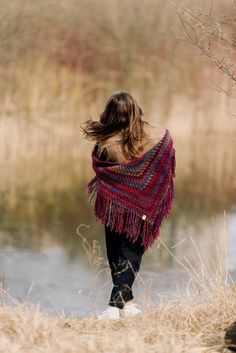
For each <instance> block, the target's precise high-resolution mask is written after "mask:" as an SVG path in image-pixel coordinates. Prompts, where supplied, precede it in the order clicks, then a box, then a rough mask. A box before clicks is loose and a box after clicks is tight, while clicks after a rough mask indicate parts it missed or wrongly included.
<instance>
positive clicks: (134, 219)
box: [82, 91, 176, 319]
mask: <svg viewBox="0 0 236 353" xmlns="http://www.w3.org/2000/svg"><path fill="white" fill-rule="evenodd" d="M82 131H83V133H84V135H85V137H86V138H88V139H90V140H92V141H94V142H95V145H94V147H93V151H92V164H93V169H94V171H95V174H96V175H95V177H94V178H92V180H90V182H89V183H88V196H90V202H91V201H92V199H94V197H95V196H96V198H95V203H94V213H95V216H96V219H98V218H99V219H100V220H101V222H102V224H104V228H105V229H104V231H105V240H106V249H107V258H108V261H109V266H110V270H111V276H112V281H113V288H112V292H111V296H110V299H109V302H108V308H107V309H106V310H105V311H103V312H102V313H101V314H100V315H99V316H98V318H99V319H118V318H119V317H120V314H121V315H122V316H132V315H136V314H139V313H141V312H142V311H141V309H140V308H139V307H138V306H137V304H136V303H134V302H133V299H134V296H133V292H132V285H133V283H134V280H135V277H136V275H137V273H138V271H139V269H140V264H141V260H142V256H143V254H144V252H145V251H146V250H147V249H148V248H149V247H150V246H151V245H152V244H153V242H154V241H155V239H156V238H157V237H158V235H159V233H160V226H161V223H162V220H163V218H164V217H167V216H169V215H170V212H171V209H172V204H173V199H174V182H173V178H174V177H175V167H176V163H175V149H174V147H173V139H172V137H171V135H170V133H169V130H168V129H166V128H163V127H162V126H160V125H153V124H150V123H148V122H147V121H145V120H144V119H143V111H142V109H141V108H140V106H139V105H138V103H137V102H136V100H135V99H134V97H133V96H132V95H131V94H130V93H129V92H126V91H117V92H114V93H113V94H112V95H111V96H110V98H109V99H108V100H107V102H106V105H105V109H104V111H103V112H102V113H101V115H100V119H99V121H93V120H91V119H89V120H87V121H86V122H85V127H84V128H83V127H82Z"/></svg>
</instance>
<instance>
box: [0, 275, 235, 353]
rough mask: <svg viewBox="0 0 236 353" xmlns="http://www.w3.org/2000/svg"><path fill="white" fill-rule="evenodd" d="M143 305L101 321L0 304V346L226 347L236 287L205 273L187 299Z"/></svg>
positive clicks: (51, 349)
mask: <svg viewBox="0 0 236 353" xmlns="http://www.w3.org/2000/svg"><path fill="white" fill-rule="evenodd" d="M221 275H222V274H221ZM199 283H200V282H199ZM202 285H203V283H202ZM142 309H143V314H142V315H140V316H137V317H130V318H123V317H122V318H121V319H120V320H118V321H110V320H103V321H100V320H97V319H96V317H95V316H94V315H93V314H89V315H88V316H86V317H65V316H63V315H61V316H58V317H53V316H50V315H48V314H47V313H44V312H42V311H41V310H40V308H39V306H32V305H31V304H22V303H21V304H20V303H15V305H14V306H13V307H9V306H6V305H2V306H1V307H0V351H1V353H12V352H17V353H21V352H22V353H23V352H24V353H27V352H31V353H33V352H35V353H37V352H44V353H55V352H58V353H59V352H62V353H78V352H79V353H88V352H91V353H94V352H95V351H96V352H98V353H102V352H103V353H105V352H107V353H108V352H114V353H116V352H117V353H118V352H119V353H121V352H122V353H123V352H126V353H133V352H134V353H137V352H140V353H144V352H145V353H146V352H150V353H152V352H153V353H154V352H155V353H156V352H158V353H159V352H160V353H161V352H163V353H166V352H167V353H168V352H170V353H172V352H173V353H180V352H181V353H183V352H186V353H187V352H191V353H201V352H223V351H224V352H226V350H224V348H225V347H224V334H225V329H226V328H227V327H228V326H229V325H230V324H231V323H232V322H233V321H234V320H235V316H236V291H235V289H234V288H233V287H231V286H230V285H228V284H227V282H226V280H225V278H223V277H220V276H219V275H217V276H213V277H211V278H208V279H207V282H206V283H205V285H204V286H198V288H197V289H196V290H195V291H194V292H192V293H191V294H190V295H189V297H188V298H187V299H180V298H174V299H172V300H169V301H166V300H162V299H161V298H160V303H159V304H152V305H149V306H147V307H142Z"/></svg>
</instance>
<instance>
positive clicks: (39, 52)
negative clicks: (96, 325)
mask: <svg viewBox="0 0 236 353" xmlns="http://www.w3.org/2000/svg"><path fill="white" fill-rule="evenodd" d="M0 6H1V12H0V77H1V79H0V101H1V104H0V163H1V170H2V172H1V178H0V196H1V198H0V210H1V212H0V222H1V223H0V245H1V248H0V274H1V286H2V288H3V292H4V293H5V294H6V293H7V296H5V294H4V300H5V301H8V300H10V297H14V298H17V299H18V300H20V301H26V300H30V301H32V302H34V303H38V302H40V305H41V306H42V308H43V309H45V310H47V311H49V312H51V313H57V314H58V313H61V312H64V313H65V314H66V315H85V314H87V313H88V312H91V311H92V310H97V309H100V308H101V306H103V305H105V304H106V303H107V302H108V299H109V295H110V290H111V287H112V285H111V280H110V273H109V268H108V263H107V259H106V250H105V244H104V232H103V226H102V225H101V224H100V223H99V222H96V220H95V217H94V215H93V210H92V206H91V205H90V204H89V201H88V199H87V198H86V184H87V182H88V181H89V180H90V178H92V177H93V175H94V174H93V170H92V166H91V157H90V155H91V151H92V147H93V144H92V143H91V142H88V141H86V140H85V139H84V138H83V136H82V133H81V130H80V124H81V123H82V122H84V121H85V120H87V119H88V118H89V117H92V118H93V119H95V120H96V119H99V114H100V113H101V112H102V110H103V108H104V106H105V102H106V100H107V99H108V97H109V96H110V94H111V93H112V92H113V91H115V90H118V89H123V90H127V91H130V92H131V93H132V94H133V95H134V97H135V98H136V100H137V102H138V103H139V105H140V106H141V107H142V109H143V111H144V118H145V119H146V120H147V121H149V122H154V123H159V124H161V125H163V126H165V127H167V128H168V129H169V131H170V133H171V135H172V137H173V139H174V144H175V149H176V178H175V202H174V206H173V210H172V214H171V217H170V218H169V219H166V220H164V222H163V226H162V232H161V239H162V241H163V242H164V243H165V244H166V247H167V248H168V249H169V250H170V251H168V249H167V248H166V247H165V246H163V244H160V243H159V242H158V241H157V242H156V243H155V244H154V245H153V247H152V248H151V249H150V250H149V252H147V253H146V254H145V255H144V258H143V265H142V268H141V271H140V278H139V279H137V281H136V283H135V286H134V291H135V293H136V297H137V300H140V301H142V302H147V301H149V300H154V301H155V302H157V301H158V300H159V299H158V298H159V295H160V294H162V295H164V296H165V297H166V298H168V297H169V296H171V295H173V293H176V291H179V295H185V294H184V289H183V288H185V284H186V281H188V273H186V271H184V269H183V268H182V267H181V266H180V264H179V262H178V261H190V260H191V261H192V263H193V264H194V266H195V269H196V270H197V269H199V268H200V266H201V265H202V264H203V263H204V266H205V267H206V268H207V269H209V268H216V267H217V266H218V265H219V261H222V263H223V264H224V266H226V267H227V268H228V269H229V271H230V274H231V276H232V278H235V277H236V260H235V258H236V257H235V255H236V160H235V151H236V115H235V114H236V113H235V112H236V109H235V108H236V100H235V97H236V92H235V81H236V78H235V74H234V72H235V71H234V66H233V65H234V64H235V59H236V50H235V45H236V21H235V18H236V16H235V14H236V8H235V2H233V1H228V2H224V1H220V0H215V1H207V2H206V1H200V0H199V1H179V2H176V3H171V2H169V1H164V0H162V1H161V0H140V1H137V0H122V1H120V0H119V1H118V0H57V1H56V0H39V1H37V2H33V1H30V0H17V1H16V0H13V1H10V2H9V1H7V0H0ZM196 38H198V40H197V41H196ZM81 225H84V226H83V227H80V231H79V232H78V231H77V228H78V227H79V226H81ZM219 249H221V250H222V249H223V250H224V251H223V253H221V252H219ZM172 255H174V256H175V257H176V258H177V259H178V261H175V258H174V257H173V256H172ZM186 259H187V260H186ZM216 264H218V265H217V266H216ZM217 268H218V267H217ZM220 268H223V267H222V264H220ZM209 273H210V272H209ZM144 289H145V291H144Z"/></svg>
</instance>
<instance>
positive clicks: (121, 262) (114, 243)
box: [105, 225, 145, 309]
mask: <svg viewBox="0 0 236 353" xmlns="http://www.w3.org/2000/svg"><path fill="white" fill-rule="evenodd" d="M105 238H106V249H107V258H108V262H109V266H110V270H111V276H112V282H113V288H112V291H111V297H110V300H109V305H111V306H116V307H118V308H119V309H123V307H124V304H125V302H127V301H129V300H132V299H133V298H134V296H133V293H132V285H133V283H134V280H135V277H136V274H137V273H138V271H139V268H140V264H141V260H142V256H143V254H144V252H145V249H144V247H143V246H142V245H141V240H142V235H141V233H140V234H139V237H138V239H137V240H136V242H135V243H134V244H132V243H131V242H130V241H129V239H128V238H127V237H126V234H125V233H123V234H118V233H116V232H115V231H112V230H111V229H110V228H109V227H107V226H106V225H105Z"/></svg>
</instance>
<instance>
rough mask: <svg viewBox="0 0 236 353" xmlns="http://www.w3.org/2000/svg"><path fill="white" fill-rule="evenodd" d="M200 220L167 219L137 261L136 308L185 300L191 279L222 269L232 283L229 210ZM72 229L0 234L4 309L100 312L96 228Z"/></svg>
mask: <svg viewBox="0 0 236 353" xmlns="http://www.w3.org/2000/svg"><path fill="white" fill-rule="evenodd" d="M203 214H204V216H202V215H199V213H198V212H197V211H196V212H193V210H191V213H190V212H188V210H185V211H183V212H182V213H181V211H178V212H175V211H174V212H173V214H172V215H171V217H169V218H168V219H165V220H164V221H163V224H162V229H161V237H160V238H159V239H158V240H156V242H155V243H154V245H153V246H152V247H151V248H150V249H149V250H148V251H147V252H146V253H145V254H144V256H143V260H142V264H141V269H140V272H139V274H138V276H137V277H136V281H135V283H134V286H133V291H134V296H135V300H136V301H137V302H138V303H139V304H140V305H149V304H151V303H157V302H158V301H159V300H161V298H162V300H163V299H168V298H172V297H173V296H180V297H183V296H186V295H188V287H189V284H190V282H194V281H195V282H197V277H198V276H203V273H204V276H205V278H208V277H209V278H210V277H211V276H213V275H214V272H217V271H221V270H222V269H224V268H225V267H228V270H229V273H230V275H231V276H232V279H236V205H234V206H233V207H230V209H228V210H226V211H225V212H224V210H223V209H222V211H220V212H219V211H218V212H215V213H213V214H212V213H207V212H206V213H203ZM91 215H92V213H91ZM78 225H79V224H78ZM76 229H77V228H76V227H72V228H69V227H68V228H66V227H59V226H55V227H45V228H43V229H42V227H41V228H40V229H39V228H38V227H32V226H28V227H26V226H19V227H12V228H9V227H8V228H6V227H2V229H1V232H0V244H1V251H0V273H1V286H2V288H3V289H4V293H5V294H4V295H3V297H2V299H3V301H4V302H5V303H8V304H12V303H14V301H15V300H18V301H21V302H25V301H28V302H32V303H35V304H36V303H39V305H40V308H41V309H42V310H45V311H47V312H49V313H51V314H53V315H61V314H64V315H68V316H79V317H83V316H86V315H88V314H90V313H95V312H96V313H98V312H100V311H101V310H103V309H104V308H105V306H106V304H107V302H108V299H109V295H110V291H111V288H112V282H111V277H110V271H109V267H108V262H107V258H106V249H105V243H104V233H103V226H102V225H101V224H99V222H96V221H95V220H94V218H93V217H92V216H91V220H90V222H89V227H88V225H86V224H85V226H83V224H82V225H80V227H79V234H78V232H77V231H76ZM191 266H192V269H191ZM189 271H190V272H189Z"/></svg>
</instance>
